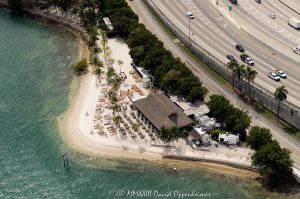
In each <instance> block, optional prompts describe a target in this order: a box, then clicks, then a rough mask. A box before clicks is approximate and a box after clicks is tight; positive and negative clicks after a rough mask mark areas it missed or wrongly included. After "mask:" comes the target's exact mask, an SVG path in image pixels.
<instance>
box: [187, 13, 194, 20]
mask: <svg viewBox="0 0 300 199" xmlns="http://www.w3.org/2000/svg"><path fill="white" fill-rule="evenodd" d="M186 16H187V17H188V18H190V19H194V15H193V13H192V12H186Z"/></svg>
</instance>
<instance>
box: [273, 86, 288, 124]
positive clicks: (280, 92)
mask: <svg viewBox="0 0 300 199" xmlns="http://www.w3.org/2000/svg"><path fill="white" fill-rule="evenodd" d="M287 94H288V91H287V89H286V88H285V86H280V87H278V88H276V91H275V93H274V97H275V99H276V101H277V121H278V122H279V113H280V104H281V102H283V101H284V100H286V98H287Z"/></svg>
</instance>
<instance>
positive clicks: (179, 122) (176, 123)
mask: <svg viewBox="0 0 300 199" xmlns="http://www.w3.org/2000/svg"><path fill="white" fill-rule="evenodd" d="M133 105H134V106H135V107H136V108H137V110H138V111H139V112H140V113H141V114H142V115H143V116H144V117H145V118H146V119H147V120H148V121H149V122H150V123H151V124H152V125H153V126H154V127H155V128H157V129H161V128H162V127H163V126H164V127H167V128H170V127H177V128H183V127H186V126H188V125H191V124H192V120H191V119H190V118H189V117H187V116H186V115H185V114H184V112H183V111H182V110H181V109H180V108H179V107H178V106H177V105H175V104H174V103H173V102H172V101H171V100H170V99H169V98H168V97H167V96H166V95H165V94H163V93H159V94H157V93H151V94H150V95H148V96H147V97H146V98H143V99H139V100H136V101H134V102H133Z"/></svg>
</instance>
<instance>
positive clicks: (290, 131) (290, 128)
mask: <svg viewBox="0 0 300 199" xmlns="http://www.w3.org/2000/svg"><path fill="white" fill-rule="evenodd" d="M254 108H255V110H256V111H257V112H258V113H260V114H261V115H262V116H264V117H265V118H266V119H268V120H270V121H271V122H273V123H276V122H277V123H278V121H277V120H278V117H277V116H276V115H275V114H273V113H272V112H271V111H269V110H268V109H265V108H264V107H262V106H260V105H258V104H254ZM278 125H279V127H280V128H281V129H282V130H284V131H285V132H286V133H288V134H290V135H292V136H294V137H295V138H297V139H300V130H299V129H297V128H296V127H294V126H292V125H291V124H289V123H287V122H285V121H283V120H279V123H278Z"/></svg>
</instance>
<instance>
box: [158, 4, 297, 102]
mask: <svg viewBox="0 0 300 199" xmlns="http://www.w3.org/2000/svg"><path fill="white" fill-rule="evenodd" d="M152 2H153V3H154V4H156V6H157V7H159V9H160V10H161V11H162V12H163V13H164V14H165V16H166V17H168V18H169V19H170V20H171V21H172V22H173V23H174V24H176V25H177V26H178V28H179V29H181V30H182V31H183V32H185V33H186V34H187V35H189V23H190V38H191V40H193V41H194V42H196V43H198V44H199V45H200V46H202V47H203V48H205V49H206V50H208V51H209V52H210V53H212V54H213V55H215V56H216V57H218V58H219V59H220V60H221V61H222V62H224V63H227V62H228V61H229V60H227V59H226V55H227V54H232V55H233V56H234V57H235V58H236V59H238V60H239V61H240V58H239V56H240V55H241V53H240V52H239V51H237V50H236V49H235V44H237V43H239V44H242V45H243V46H244V47H245V49H246V53H247V54H248V55H249V56H250V57H252V59H253V60H254V61H255V66H254V67H253V68H254V69H255V70H256V71H257V72H258V75H257V78H256V79H255V82H256V83H257V84H259V85H261V86H263V87H265V88H266V89H268V90H269V91H271V92H274V91H275V89H276V88H277V87H279V86H281V85H284V86H286V87H287V89H288V91H289V94H288V101H290V102H292V103H294V104H295V105H297V106H299V107H300V95H299V93H300V79H299V77H300V55H297V54H295V53H294V52H293V48H294V47H295V46H297V45H300V31H297V30H295V29H293V28H292V27H290V26H289V25H288V24H287V20H288V19H289V18H290V17H295V18H299V19H300V16H299V15H298V14H296V13H295V12H293V11H291V10H290V9H288V8H287V7H285V6H284V5H283V4H282V3H280V2H279V1H276V0H268V1H267V0H264V1H263V2H262V3H261V4H258V3H256V2H255V1H254V0H239V5H232V4H230V2H229V1H228V0H219V4H218V5H216V0H206V1H198V0H178V1H176V3H174V0H152ZM229 5H232V8H233V9H232V11H231V12H230V11H229V9H228V6H229ZM187 11H191V12H192V13H193V15H194V16H195V19H189V18H188V17H187V16H186V12H187ZM269 12H272V13H274V14H275V16H276V19H272V18H270V17H269V16H268V13H269ZM240 62H241V61H240ZM241 63H242V62H241ZM276 69H281V70H284V71H285V72H286V73H287V75H288V78H287V79H284V80H281V81H280V82H275V81H273V80H271V79H269V78H268V77H267V74H268V73H269V72H272V71H275V70H276Z"/></svg>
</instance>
